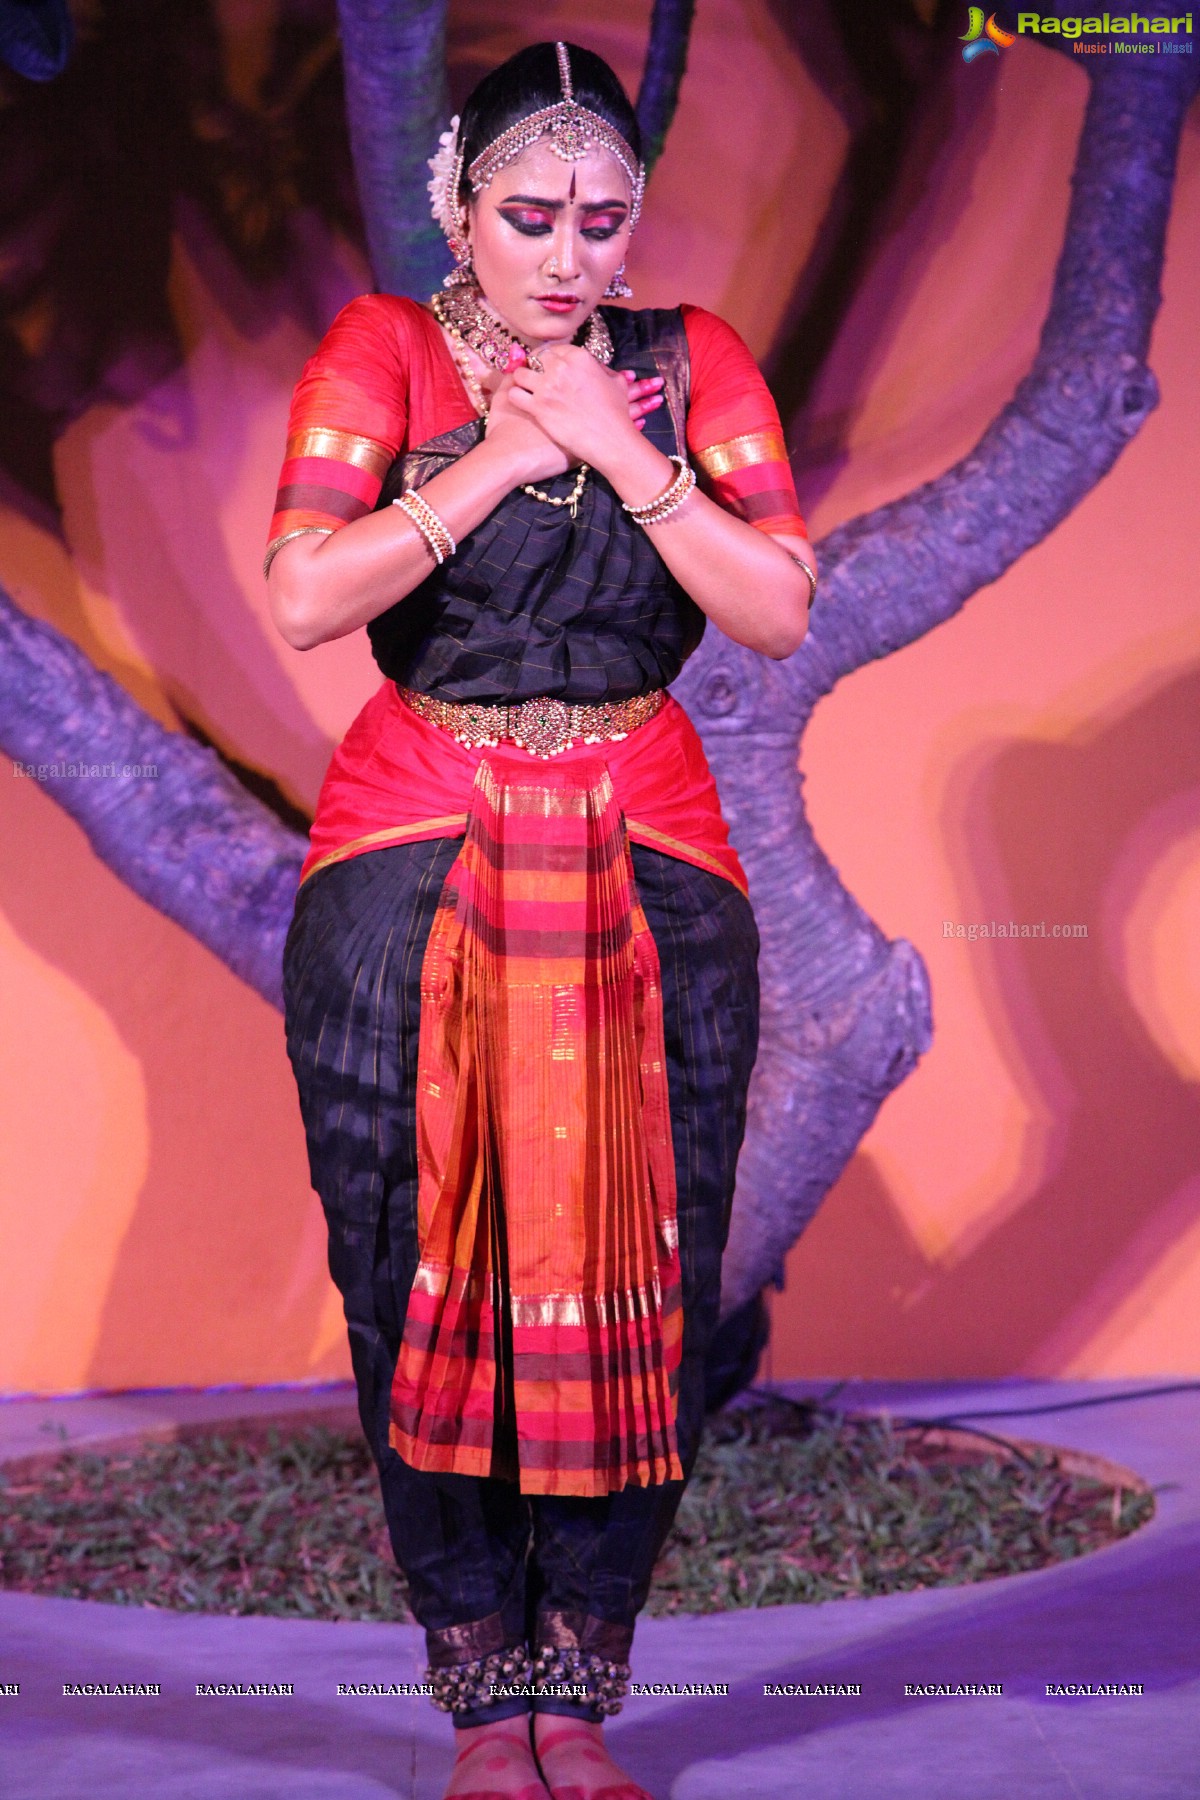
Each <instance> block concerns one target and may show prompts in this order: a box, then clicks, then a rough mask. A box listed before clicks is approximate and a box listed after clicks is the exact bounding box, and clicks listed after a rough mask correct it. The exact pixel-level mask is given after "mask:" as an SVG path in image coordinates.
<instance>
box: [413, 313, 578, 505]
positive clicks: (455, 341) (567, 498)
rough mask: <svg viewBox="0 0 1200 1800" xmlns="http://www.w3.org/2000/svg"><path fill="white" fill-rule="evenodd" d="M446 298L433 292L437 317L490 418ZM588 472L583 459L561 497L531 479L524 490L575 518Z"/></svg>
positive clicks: (476, 402) (478, 406)
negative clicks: (445, 305)
mask: <svg viewBox="0 0 1200 1800" xmlns="http://www.w3.org/2000/svg"><path fill="white" fill-rule="evenodd" d="M442 300H443V296H442V295H441V294H435V295H434V296H433V300H432V302H431V304H432V306H433V314H434V317H435V318H436V320H437V322H438V324H439V325H441V326H443V327H444V329H445V331H446V334H447V336H448V337H449V339H450V344H451V348H452V350H453V352H454V361H455V365H456V367H457V369H458V372H459V374H460V375H461V376H462V379H463V386H464V387H465V388H466V390H467V393H468V395H469V397H470V400H471V404H472V405H473V406H474V408H475V411H476V412H477V413H478V414H479V416H480V418H481V419H486V418H487V416H488V410H489V401H488V397H487V395H486V394H485V393H484V391H483V384H482V382H481V381H480V380H479V377H478V376H477V375H476V373H475V371H474V369H473V368H472V367H471V363H470V357H469V355H468V351H467V345H466V340H465V339H464V337H463V334H462V332H461V331H460V330H459V328H458V326H457V325H456V324H454V322H453V321H452V320H451V319H449V318H448V317H446V315H445V312H444V309H443V306H442V304H441V302H442ZM593 317H595V315H594V314H593ZM604 335H605V337H606V338H607V337H608V332H607V330H606V331H605V333H604ZM512 341H515V340H512ZM611 354H612V340H611V338H609V355H610V356H611ZM483 360H484V361H491V358H490V357H485V358H484V359H483ZM494 366H495V365H494ZM505 366H506V367H507V353H506V364H505ZM588 473H589V466H588V464H587V463H580V465H579V473H578V475H576V477H575V485H574V487H573V488H572V489H571V492H570V493H569V494H563V495H562V496H561V497H560V496H557V495H554V494H544V493H543V492H542V490H541V488H537V487H534V486H533V485H532V484H531V483H530V482H528V481H523V482H522V483H521V492H522V493H523V494H528V495H529V497H530V499H531V500H541V501H543V502H544V503H545V505H547V506H565V507H567V508H568V509H569V511H570V514H571V517H572V519H576V518H578V516H579V502H580V500H581V499H582V497H583V490H584V486H585V484H586V482H587V478H588Z"/></svg>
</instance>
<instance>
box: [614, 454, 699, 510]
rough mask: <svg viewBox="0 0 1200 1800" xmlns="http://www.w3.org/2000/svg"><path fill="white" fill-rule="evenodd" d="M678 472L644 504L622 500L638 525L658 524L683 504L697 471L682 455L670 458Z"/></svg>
mask: <svg viewBox="0 0 1200 1800" xmlns="http://www.w3.org/2000/svg"><path fill="white" fill-rule="evenodd" d="M670 460H671V462H673V463H674V464H675V466H676V468H677V470H678V473H677V474H676V475H675V476H674V477H673V478H672V480H671V481H670V482H669V483H668V484H667V486H666V487H665V488H664V489H663V491H662V493H661V494H659V495H657V496H656V498H655V499H653V500H647V502H646V504H645V505H644V506H630V504H629V502H628V501H627V500H625V501H622V503H621V505H622V510H623V511H624V512H627V513H628V514H629V516H630V518H631V519H632V520H633V521H634V523H635V524H637V525H658V524H660V523H661V522H662V520H663V519H667V518H669V517H670V515H671V514H672V513H673V512H674V511H675V508H676V507H677V506H682V505H683V502H684V501H685V500H686V499H687V497H688V495H689V494H690V493H691V491H692V489H693V488H694V487H695V485H696V471H695V469H692V468H689V467H688V464H687V463H686V462H685V461H684V459H683V457H682V456H672V457H671V458H670Z"/></svg>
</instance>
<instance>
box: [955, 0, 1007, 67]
mask: <svg viewBox="0 0 1200 1800" xmlns="http://www.w3.org/2000/svg"><path fill="white" fill-rule="evenodd" d="M1016 41H1017V40H1016V37H1015V35H1014V34H1013V33H1012V32H1011V31H1005V29H1004V27H1003V26H1002V25H997V23H996V15H995V13H989V14H988V16H987V19H986V20H985V19H984V16H983V8H982V6H968V8H967V29H966V31H964V32H963V34H962V37H961V38H960V39H959V42H960V43H961V44H962V47H963V61H964V62H974V61H975V58H976V57H977V56H982V55H983V54H984V53H985V51H986V52H987V53H989V54H990V55H992V56H999V54H1000V52H1001V50H1007V49H1008V46H1009V45H1010V44H1015V43H1016Z"/></svg>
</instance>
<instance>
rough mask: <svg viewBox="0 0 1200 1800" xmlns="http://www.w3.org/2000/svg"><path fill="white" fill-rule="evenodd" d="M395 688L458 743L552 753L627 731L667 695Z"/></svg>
mask: <svg viewBox="0 0 1200 1800" xmlns="http://www.w3.org/2000/svg"><path fill="white" fill-rule="evenodd" d="M396 691H397V693H398V694H399V695H400V698H401V699H402V700H403V701H404V704H405V705H406V706H409V707H411V708H412V710H413V712H415V713H417V714H418V715H419V716H420V717H421V718H422V719H428V720H429V723H430V724H431V725H439V726H440V727H441V728H442V730H443V731H449V732H451V733H452V734H453V736H454V737H455V738H457V740H458V742H459V743H460V744H466V745H468V746H469V747H470V748H472V749H480V748H483V747H485V746H486V747H487V748H489V749H494V748H495V747H496V745H498V744H502V743H505V744H516V745H518V746H519V748H520V749H522V750H528V751H529V752H530V754H531V755H533V756H557V755H559V753H560V752H561V751H563V750H571V749H573V748H574V747H575V745H576V744H603V743H613V742H616V741H617V740H618V739H620V738H624V737H628V736H629V733H630V732H631V731H633V730H635V729H636V727H637V726H639V725H644V724H645V723H646V720H647V719H652V718H653V717H654V715H655V713H656V712H660V711H661V710H662V708H663V706H664V705H665V704H666V699H667V691H666V689H665V688H656V689H655V690H654V692H653V693H652V694H635V695H634V696H633V697H632V699H629V700H602V701H600V702H599V704H598V705H594V706H591V705H583V704H581V703H577V702H574V701H570V700H559V699H556V698H554V697H552V696H551V697H545V698H543V697H542V696H540V695H539V696H536V697H535V698H534V699H532V700H522V701H519V702H517V703H514V704H511V705H510V704H509V703H508V702H501V703H500V704H498V705H497V704H492V703H489V702H487V701H482V700H438V699H436V698H435V697H434V696H433V695H432V694H419V693H417V692H416V691H415V690H414V689H413V688H405V687H400V686H399V685H397V689H396Z"/></svg>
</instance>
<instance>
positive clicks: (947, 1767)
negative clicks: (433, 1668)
mask: <svg viewBox="0 0 1200 1800" xmlns="http://www.w3.org/2000/svg"><path fill="white" fill-rule="evenodd" d="M826 1385H827V1384H815V1383H814V1384H811V1385H810V1386H809V1387H808V1389H807V1391H811V1392H817V1391H820V1390H821V1389H822V1388H823V1387H824V1386H826ZM1146 1385H1149V1384H1147V1383H1123V1384H1117V1383H1107V1384H1095V1383H1093V1384H1083V1383H1032V1382H1007V1383H995V1382H993V1383H983V1384H979V1385H975V1386H962V1385H958V1386H953V1387H951V1386H945V1385H936V1386H935V1385H933V1384H928V1383H906V1384H902V1385H885V1384H882V1383H859V1384H854V1385H853V1386H851V1387H848V1388H846V1389H844V1390H843V1391H842V1392H841V1393H840V1394H839V1395H838V1403H839V1404H841V1405H847V1406H855V1407H874V1406H886V1407H889V1408H891V1409H892V1410H894V1411H896V1412H902V1413H918V1412H919V1413H921V1414H923V1415H926V1416H929V1415H933V1414H937V1413H941V1412H946V1411H957V1410H961V1409H967V1408H973V1407H1000V1406H1009V1407H1014V1408H1016V1407H1021V1406H1027V1405H1036V1404H1039V1403H1045V1402H1048V1401H1052V1400H1053V1401H1058V1400H1063V1399H1072V1398H1079V1397H1083V1396H1087V1395H1096V1394H1107V1393H1118V1392H1121V1391H1123V1390H1128V1389H1129V1388H1131V1387H1141V1386H1146ZM789 1391H791V1392H793V1393H795V1392H802V1391H806V1390H805V1388H804V1385H803V1384H793V1385H792V1386H791V1388H790V1389H789ZM321 1397H322V1398H330V1397H336V1396H330V1395H329V1394H328V1391H327V1390H326V1392H325V1394H324V1395H323V1396H321ZM314 1398H317V1396H316V1395H315V1394H314V1393H313V1391H312V1390H309V1391H305V1392H301V1393H292V1394H282V1395H281V1394H280V1393H278V1392H275V1393H264V1394H260V1395H250V1396H244V1395H239V1396H231V1395H228V1394H223V1395H222V1394H218V1395H205V1396H169V1395H159V1396H133V1397H127V1398H120V1399H112V1400H101V1401H95V1400H93V1401H57V1402H34V1401H20V1402H10V1403H8V1404H6V1405H0V1455H6V1456H12V1455H17V1454H27V1453H29V1452H30V1451H36V1450H44V1449H45V1448H46V1447H47V1443H48V1431H47V1427H49V1431H50V1432H52V1433H53V1434H54V1437H57V1436H59V1435H61V1433H63V1432H65V1433H66V1434H67V1435H68V1437H69V1439H70V1441H72V1442H88V1441H96V1440H97V1439H99V1438H103V1437H111V1436H114V1435H126V1434H128V1433H130V1432H132V1431H136V1430H140V1429H144V1428H146V1427H150V1428H153V1426H154V1425H155V1424H156V1423H157V1424H164V1423H169V1422H170V1421H171V1420H173V1419H182V1418H190V1419H199V1418H208V1417H213V1418H215V1417H220V1418H228V1417H230V1416H231V1415H232V1414H234V1413H245V1412H249V1411H251V1410H255V1411H258V1410H262V1411H269V1412H274V1411H278V1410H282V1409H283V1408H284V1407H289V1406H291V1407H296V1408H298V1409H301V1408H310V1407H311V1406H312V1404H313V1401H314ZM991 1428H992V1429H996V1430H1000V1431H1003V1430H1005V1429H1006V1422H1005V1421H1004V1420H1003V1419H1001V1420H998V1421H995V1422H993V1423H992V1426H991ZM1198 1428H1200V1393H1197V1392H1191V1393H1181V1394H1175V1395H1170V1396H1165V1397H1159V1398H1147V1399H1141V1400H1133V1401H1127V1402H1125V1403H1123V1404H1120V1405H1115V1406H1112V1407H1103V1408H1094V1409H1091V1410H1086V1411H1080V1412H1064V1413H1052V1414H1048V1415H1046V1416H1044V1417H1040V1418H1033V1419H1016V1418H1013V1419H1012V1420H1011V1421H1009V1422H1008V1424H1007V1429H1009V1430H1010V1431H1011V1432H1012V1434H1013V1435H1016V1436H1021V1437H1026V1438H1034V1439H1038V1440H1041V1441H1044V1442H1048V1443H1058V1444H1069V1445H1071V1446H1073V1447H1075V1448H1077V1449H1081V1450H1088V1451H1092V1452H1094V1453H1097V1454H1100V1455H1103V1456H1106V1457H1109V1458H1111V1459H1113V1460H1114V1461H1117V1462H1120V1463H1123V1464H1125V1465H1126V1466H1128V1467H1130V1468H1132V1469H1135V1470H1137V1471H1138V1472H1139V1473H1140V1474H1142V1475H1144V1476H1145V1477H1146V1478H1147V1479H1148V1480H1149V1481H1151V1482H1152V1483H1154V1484H1156V1485H1157V1484H1162V1486H1161V1491H1160V1493H1159V1496H1158V1502H1159V1504H1158V1515H1157V1517H1156V1519H1155V1521H1154V1522H1153V1524H1151V1525H1150V1526H1149V1527H1148V1528H1146V1529H1145V1530H1144V1531H1142V1532H1140V1533H1138V1534H1137V1535H1136V1536H1135V1537H1133V1538H1130V1539H1128V1540H1126V1541H1125V1542H1123V1543H1121V1544H1119V1545H1116V1546H1114V1547H1113V1548H1111V1549H1108V1550H1105V1551H1102V1552H1100V1553H1099V1554H1097V1555H1094V1556H1090V1557H1086V1558H1084V1559H1082V1560H1081V1561H1080V1562H1078V1563H1075V1564H1068V1565H1062V1566H1059V1567H1057V1568H1054V1569H1048V1570H1044V1571H1040V1572H1038V1573H1036V1574H1031V1575H1021V1576H1017V1577H1014V1578H1010V1579H1008V1580H1004V1581H997V1582H990V1583H983V1584H979V1585H976V1586H971V1587H961V1588H942V1589H936V1590H929V1591H925V1592H921V1593H912V1594H897V1595H894V1596H888V1597H886V1598H882V1599H878V1600H869V1601H856V1602H845V1601H842V1602H834V1603H832V1604H829V1605H825V1606H819V1607H777V1608H768V1609H764V1610H762V1611H760V1612H740V1613H726V1614H723V1615H719V1616H716V1617H711V1618H685V1619H674V1620H658V1619H648V1620H646V1621H644V1622H643V1624H642V1625H641V1627H640V1628H639V1633H638V1641H637V1644H636V1647H635V1653H634V1678H635V1679H636V1680H642V1681H671V1682H681V1681H688V1682H728V1683H729V1687H730V1693H729V1697H728V1698H696V1697H692V1698H673V1699H665V1698H653V1699H652V1698H639V1699H633V1698H631V1699H630V1700H628V1701H627V1702H626V1705H625V1710H624V1712H623V1713H622V1714H621V1715H620V1717H619V1719H617V1720H616V1721H615V1723H614V1725H613V1727H612V1728H611V1734H612V1737H613V1740H614V1748H615V1750H616V1752H617V1754H618V1755H619V1756H620V1758H621V1759H622V1761H624V1762H625V1763H626V1765H627V1766H628V1767H629V1769H630V1770H631V1771H632V1772H633V1773H634V1774H635V1775H636V1776H637V1777H638V1778H639V1780H640V1781H642V1782H643V1783H644V1784H645V1786H646V1787H647V1788H648V1789H650V1791H651V1792H652V1793H654V1794H655V1795H656V1796H659V1797H661V1800H667V1796H671V1800H729V1797H730V1796H739V1797H741V1796H745V1797H746V1800H875V1797H876V1796H885V1795H886V1796H895V1797H897V1800H1195V1797H1196V1796H1200V1429H1198ZM49 1441H53V1439H50V1440H49ZM422 1666H423V1657H422V1653H421V1646H420V1641H419V1634H418V1633H417V1631H416V1630H415V1629H413V1628H407V1627H393V1626H382V1625H338V1624H309V1623H304V1622H299V1621H290V1620H271V1619H225V1618H213V1617H200V1616H190V1615H185V1614H178V1613H165V1612H156V1611H153V1610H143V1609H137V1608H128V1609H127V1608H121V1607H108V1606H95V1605H88V1604H84V1603H81V1602H76V1601H67V1600H41V1599H36V1598H33V1597H30V1596H25V1595H16V1594H0V1683H13V1682H19V1684H20V1694H19V1695H17V1696H8V1697H0V1794H3V1796H5V1800H33V1797H35V1796H36V1800H135V1797H136V1800H143V1797H154V1800H385V1797H387V1800H391V1797H393V1796H403V1797H404V1800H418V1797H419V1800H435V1797H436V1796H437V1795H438V1794H439V1793H440V1791H441V1783H442V1781H443V1779H444V1776H445V1772H446V1770H447V1768H448V1766H449V1760H450V1735H449V1730H448V1727H447V1726H446V1725H445V1723H444V1721H443V1720H442V1719H441V1718H440V1716H439V1715H438V1714H436V1713H435V1712H434V1711H433V1710H432V1708H431V1707H430V1706H429V1704H428V1702H427V1701H424V1700H419V1699H398V1698H381V1697H373V1698H367V1697H358V1698H345V1697H343V1698H339V1697H338V1695H337V1685H338V1683H339V1682H341V1683H351V1682H368V1681H386V1682H396V1681H405V1680H409V1681H412V1680H418V1679H419V1677H420V1671H421V1669H422ZM89 1680H91V1681H107V1682H121V1681H127V1682H159V1683H160V1684H161V1688H162V1692H161V1695H160V1696H159V1697H158V1698H153V1699H149V1698H147V1699H129V1698H123V1699H118V1698H100V1697H91V1698H65V1697H64V1696H63V1693H62V1686H63V1683H64V1682H79V1681H89ZM220 1680H224V1681H235V1682H236V1681H242V1682H292V1683H293V1684H294V1688H295V1692H294V1695H293V1696H292V1697H291V1698H289V1699H283V1698H280V1699H262V1698H241V1699H233V1698H229V1699H201V1698H198V1697H197V1696H196V1693H195V1686H196V1683H197V1682H205V1681H220ZM773 1682H793V1683H795V1682H823V1683H838V1684H843V1685H847V1684H851V1683H858V1684H861V1688H862V1693H861V1696H859V1697H837V1698H833V1697H831V1698H824V1699H816V1698H807V1699H800V1698H776V1697H767V1696H766V1695H764V1693H763V1687H764V1684H765V1683H773ZM968 1682H976V1683H982V1684H989V1683H996V1682H1000V1683H1002V1684H1003V1690H1004V1691H1003V1695H1002V1696H1000V1697H986V1698H985V1697H968V1698H939V1699H932V1698H911V1697H908V1698H906V1697H905V1693H904V1689H905V1684H906V1683H953V1684H959V1683H968ZM1051 1682H1077V1683H1083V1684H1088V1683H1110V1682H1114V1683H1122V1684H1132V1683H1141V1684H1142V1686H1143V1689H1144V1691H1143V1693H1142V1694H1141V1695H1140V1696H1138V1697H1129V1698H1111V1697H1108V1698H1098V1697H1092V1698H1075V1699H1060V1698H1050V1697H1048V1696H1047V1695H1046V1691H1045V1689H1046V1685H1047V1683H1051Z"/></svg>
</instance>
